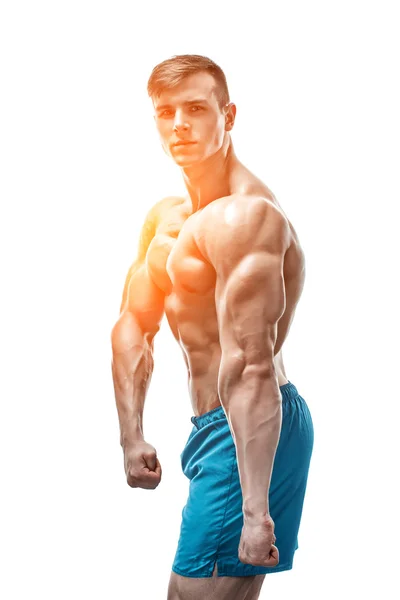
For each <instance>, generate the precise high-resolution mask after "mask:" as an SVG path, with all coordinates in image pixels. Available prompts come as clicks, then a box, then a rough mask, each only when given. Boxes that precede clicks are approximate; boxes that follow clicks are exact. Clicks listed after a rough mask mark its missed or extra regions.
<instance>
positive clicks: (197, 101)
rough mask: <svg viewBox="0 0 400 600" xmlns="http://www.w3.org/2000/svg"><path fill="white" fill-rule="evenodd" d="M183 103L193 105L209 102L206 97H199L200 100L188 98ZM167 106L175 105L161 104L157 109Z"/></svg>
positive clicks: (163, 108)
mask: <svg viewBox="0 0 400 600" xmlns="http://www.w3.org/2000/svg"><path fill="white" fill-rule="evenodd" d="M183 104H184V106H191V105H192V104H208V102H207V100H205V99H204V98H199V99H198V100H186V101H185V102H184V103H183ZM166 108H173V106H172V104H160V105H159V106H157V108H156V110H157V111H159V110H165V109H166Z"/></svg>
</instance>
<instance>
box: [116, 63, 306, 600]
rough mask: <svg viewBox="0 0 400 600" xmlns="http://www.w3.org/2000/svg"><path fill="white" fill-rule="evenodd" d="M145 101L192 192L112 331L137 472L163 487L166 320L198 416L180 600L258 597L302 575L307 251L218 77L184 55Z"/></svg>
mask: <svg viewBox="0 0 400 600" xmlns="http://www.w3.org/2000/svg"><path fill="white" fill-rule="evenodd" d="M148 92H149V95H150V97H151V99H152V102H153V105H154V110H155V122H156V125H157V128H158V132H159V134H160V138H161V143H162V146H163V148H164V150H165V152H166V153H167V154H168V155H169V156H171V157H172V159H173V160H174V162H175V163H176V164H177V165H178V166H179V167H180V169H181V172H182V176H183V179H184V182H185V185H186V188H187V192H188V194H187V196H186V197H184V198H179V197H167V198H164V199H163V200H161V201H160V202H158V203H157V204H155V205H154V206H153V208H151V210H150V211H149V213H148V215H147V219H146V222H145V224H144V226H143V230H142V234H141V237H140V244H139V255H138V258H137V259H136V261H135V262H134V263H133V265H132V267H131V268H130V270H129V273H128V276H127V279H126V284H125V289H124V292H123V299H122V305H121V314H120V317H119V319H118V321H117V323H116V325H115V326H114V328H113V332H112V347H113V380H114V387H115V396H116V404H117V409H118V416H119V423H120V429H121V445H122V447H123V451H124V465H125V472H126V476H127V481H128V484H129V485H130V486H131V487H141V488H147V489H154V488H155V487H157V485H158V484H159V482H160V480H161V465H160V463H159V461H158V459H157V453H156V450H155V448H154V447H153V446H152V445H150V444H149V443H148V442H146V441H145V438H144V433H143V407H144V401H145V397H146V393H147V390H148V387H149V383H150V380H151V375H152V371H153V364H154V363H153V340H154V336H155V335H156V333H157V331H158V330H159V327H160V321H161V319H162V317H163V314H164V312H165V314H166V316H167V319H168V323H169V325H170V327H171V330H172V332H173V334H174V336H175V338H176V340H177V342H178V344H179V345H180V347H181V349H182V353H183V357H184V360H185V363H186V366H187V370H188V378H189V389H190V399H191V403H192V409H193V413H194V416H193V417H192V419H191V420H192V423H193V429H192V431H191V433H190V436H189V439H188V441H187V443H186V446H185V448H184V450H183V452H182V454H181V462H182V468H183V472H184V474H185V475H186V476H187V477H188V478H189V480H190V487H189V497H188V500H187V503H186V505H185V507H184V511H183V514H182V524H181V531H180V538H179V542H178V547H177V551H176V555H175V560H174V562H173V565H172V573H171V578H170V583H169V590H168V600H189V599H190V600H203V599H204V598H206V597H207V598H212V599H214V600H224V599H229V600H254V599H256V598H258V597H259V593H260V589H261V585H262V583H263V580H264V577H265V574H267V573H272V572H276V571H284V570H288V569H291V568H292V561H293V555H294V552H295V550H296V549H297V533H298V529H299V525H300V518H301V513H302V507H303V500H304V495H305V489H306V483H307V475H308V469H309V463H310V458H311V453H312V446H313V426H312V420H311V416H310V413H309V410H308V407H307V405H306V403H305V401H304V399H303V398H302V397H301V396H300V395H299V394H298V392H297V389H296V387H295V386H294V385H293V384H292V383H291V382H290V381H288V379H287V377H286V373H285V368H284V365H283V360H282V346H283V343H284V341H285V339H286V337H287V335H288V331H289V328H290V324H291V322H292V320H293V316H294V312H295V308H296V305H297V303H298V301H299V298H300V295H301V291H302V288H303V284H304V272H305V269H304V255H303V252H302V249H301V247H300V244H299V240H298V238H297V235H296V232H295V230H294V228H293V226H292V224H291V223H290V222H289V220H288V218H287V216H286V215H285V213H284V211H283V210H282V208H281V206H280V205H279V203H278V202H277V200H276V198H275V197H274V195H273V194H272V193H271V191H270V190H269V189H268V187H267V186H266V185H265V184H264V183H263V182H262V181H260V179H258V178H257V177H256V176H255V175H253V173H251V172H250V171H249V170H248V169H247V168H246V167H245V166H244V165H243V164H242V163H241V162H240V161H239V160H238V158H237V157H236V155H235V153H234V150H233V145H232V140H231V134H230V132H231V130H232V128H233V125H234V121H235V115H236V106H235V105H234V104H233V103H232V102H230V99H229V93H228V88H227V84H226V79H225V76H224V73H223V72H222V70H221V69H220V68H219V67H218V66H217V65H216V64H215V63H214V62H213V61H211V60H209V59H207V58H205V57H202V56H197V55H183V56H175V57H173V58H171V59H168V60H166V61H164V62H162V63H161V64H159V65H157V66H156V67H155V68H154V69H153V72H152V74H151V76H150V79H149V82H148ZM260 147H261V146H260Z"/></svg>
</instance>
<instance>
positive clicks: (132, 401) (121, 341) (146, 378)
mask: <svg viewBox="0 0 400 600" xmlns="http://www.w3.org/2000/svg"><path fill="white" fill-rule="evenodd" d="M159 204H160V203H159ZM159 204H158V205H155V206H154V207H153V208H152V209H151V210H150V211H149V213H148V215H147V217H146V221H145V223H144V225H143V227H142V231H141V235H140V241H139V251H138V257H137V259H136V260H135V262H134V263H133V265H132V266H131V268H130V269H129V272H128V275H127V278H126V281H125V286H124V291H123V297H122V303H121V314H120V317H119V319H118V321H117V323H116V324H115V326H114V327H113V330H112V334H111V341H112V352H113V358H112V375H113V382H114V391H115V400H116V405H117V411H118V418H119V423H120V431H121V437H120V442H121V445H122V446H123V448H124V449H125V448H127V447H132V446H133V445H135V444H136V443H137V442H138V441H140V440H143V439H144V437H143V408H144V402H145V398H146V394H147V390H148V387H149V385H150V381H151V376H152V373H153V366H154V361H153V339H154V336H155V334H156V333H157V331H158V330H159V328H160V322H161V320H162V317H163V314H164V294H163V293H162V291H161V290H160V289H159V288H158V287H157V286H156V285H155V283H154V282H153V281H152V279H151V278H150V276H149V274H148V270H147V268H146V253H147V249H148V247H149V244H150V242H151V240H152V239H153V237H154V234H155V230H156V226H157V215H158V211H159Z"/></svg>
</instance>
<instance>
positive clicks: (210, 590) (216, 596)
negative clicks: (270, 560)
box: [167, 567, 265, 600]
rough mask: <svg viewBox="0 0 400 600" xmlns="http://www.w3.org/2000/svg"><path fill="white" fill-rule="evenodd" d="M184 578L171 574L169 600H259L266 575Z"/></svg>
mask: <svg viewBox="0 0 400 600" xmlns="http://www.w3.org/2000/svg"><path fill="white" fill-rule="evenodd" d="M216 569H217V567H215V570H214V573H213V576H212V577H202V578H199V577H183V576H182V575H178V574H177V573H174V572H173V571H172V572H171V578H170V581H169V587H168V598H167V600H204V598H207V600H257V598H258V597H259V594H260V590H261V587H262V584H263V581H264V578H265V575H252V576H250V577H217V571H216Z"/></svg>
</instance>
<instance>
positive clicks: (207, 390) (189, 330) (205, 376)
mask: <svg viewBox="0 0 400 600" xmlns="http://www.w3.org/2000/svg"><path fill="white" fill-rule="evenodd" d="M185 296H187V294H185V293H184V292H182V291H181V292H180V293H176V292H174V291H173V292H172V293H171V294H170V295H169V296H167V297H166V299H165V312H166V316H167V320H168V323H169V325H170V328H171V331H172V333H173V335H174V337H175V339H176V341H177V342H178V344H179V346H180V348H181V350H182V354H183V358H184V361H185V364H186V367H187V372H188V385H189V395H190V400H191V404H192V409H193V413H194V415H195V416H199V415H202V414H204V413H206V412H208V411H210V410H213V409H214V408H217V407H218V406H220V405H221V402H220V399H219V394H218V375H219V367H220V363H221V346H220V343H219V334H218V325H217V315H216V310H215V301H214V293H213V292H211V293H208V294H207V295H206V297H203V298H201V297H196V299H195V298H194V296H193V294H192V295H191V298H190V300H191V301H189V300H188V298H186V301H185V300H184V297H185ZM274 364H275V373H276V377H277V380H278V385H280V386H281V385H284V384H285V383H287V382H288V379H287V377H286V373H285V368H284V365H283V359H282V351H280V352H279V353H278V354H277V355H276V356H275V358H274Z"/></svg>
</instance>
